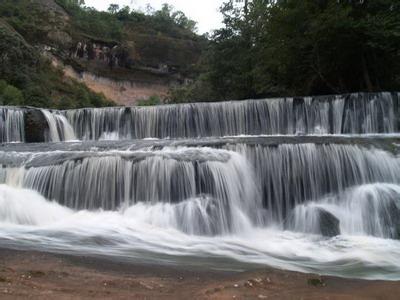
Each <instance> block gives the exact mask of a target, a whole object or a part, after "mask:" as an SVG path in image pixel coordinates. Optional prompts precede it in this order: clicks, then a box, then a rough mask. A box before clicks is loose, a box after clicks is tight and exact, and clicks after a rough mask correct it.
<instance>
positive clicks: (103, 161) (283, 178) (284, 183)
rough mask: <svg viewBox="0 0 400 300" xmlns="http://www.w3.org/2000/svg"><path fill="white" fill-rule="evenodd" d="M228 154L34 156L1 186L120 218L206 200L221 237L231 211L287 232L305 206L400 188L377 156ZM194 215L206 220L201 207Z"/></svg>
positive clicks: (241, 149)
mask: <svg viewBox="0 0 400 300" xmlns="http://www.w3.org/2000/svg"><path fill="white" fill-rule="evenodd" d="M224 148H226V149H212V148H204V147H178V148H165V149H162V150H146V151H142V150H140V151H122V152H118V151H117V152H115V151H112V152H109V151H106V152H91V153H82V152H64V153H60V152H57V153H56V154H55V155H52V154H50V153H35V154H30V155H28V157H27V158H25V162H24V163H22V165H21V166H19V167H11V168H5V169H4V170H3V172H5V173H6V175H5V176H4V175H3V176H2V177H3V178H4V180H3V183H7V184H9V185H12V186H19V187H23V188H30V189H33V190H36V191H38V192H39V193H41V194H42V195H44V196H45V197H46V198H47V199H52V200H56V201H57V202H58V203H60V204H62V205H64V206H66V207H69V208H73V209H98V208H101V209H105V210H116V209H118V208H120V207H121V206H130V205H133V204H135V203H147V204H158V203H171V204H174V203H181V202H184V201H187V200H190V199H203V197H205V199H209V200H207V201H205V200H204V201H203V202H202V205H205V204H204V203H208V204H210V203H214V204H213V205H216V206H215V209H216V210H218V211H219V219H221V220H223V225H221V226H222V227H221V228H219V232H226V231H229V230H227V228H229V226H230V225H229V224H230V223H231V221H230V220H229V218H231V217H228V215H230V216H232V212H231V211H230V209H231V206H232V205H233V206H234V207H238V208H240V210H241V211H243V212H245V213H246V215H248V216H250V218H252V219H254V220H261V219H263V220H266V219H268V220H267V221H268V222H269V223H276V224H284V222H285V220H286V219H287V218H288V216H290V214H291V213H292V210H293V208H295V207H296V206H298V205H299V204H301V203H304V202H306V201H318V200H319V199H322V198H323V197H324V196H326V195H329V194H338V193H339V194H340V193H342V192H344V191H345V190H346V189H347V188H349V187H352V186H361V185H364V184H368V183H375V182H380V183H400V177H399V176H398V174H400V159H399V158H397V157H396V156H394V155H393V154H391V153H389V152H386V151H383V150H378V149H375V148H365V147H362V146H357V145H335V144H329V145H323V144H322V145H316V144H282V145H279V146H265V145H246V144H237V145H226V146H224ZM0 158H2V160H5V159H6V157H5V156H4V155H0ZM0 163H1V161H0ZM0 179H1V176H0ZM210 199H213V200H210ZM213 201H214V202H213ZM196 203H199V202H196ZM203 208H204V207H203ZM264 209H265V213H264ZM196 211H197V213H198V214H201V209H200V207H198V209H197V210H196ZM228 212H229V213H228ZM260 214H261V215H268V217H262V216H261V215H260ZM196 217H199V215H198V216H196ZM260 222H261V221H257V222H256V223H257V224H259V223H260Z"/></svg>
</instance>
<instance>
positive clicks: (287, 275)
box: [0, 249, 400, 300]
mask: <svg viewBox="0 0 400 300" xmlns="http://www.w3.org/2000/svg"><path fill="white" fill-rule="evenodd" d="M0 299H61V300H63V299H385V300H387V299H400V282H386V281H363V280H353V279H342V278H335V277H326V276H324V277H320V276H317V275H311V274H301V273H295V272H287V271H279V270H273V269H263V270H259V271H255V272H244V273H226V272H216V271H194V270H187V269H185V268H181V267H165V266H154V265H150V266H149V265H139V264H126V263H116V262H111V261H107V260H105V259H96V258H88V257H73V256H66V255H58V254H48V253H39V252H31V251H30V252H27V251H14V250H4V249H3V250H2V249H0Z"/></svg>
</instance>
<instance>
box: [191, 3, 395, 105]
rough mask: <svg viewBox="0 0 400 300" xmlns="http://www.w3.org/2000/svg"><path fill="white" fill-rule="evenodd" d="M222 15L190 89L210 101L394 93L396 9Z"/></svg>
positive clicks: (266, 8) (283, 6)
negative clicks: (203, 90)
mask: <svg viewBox="0 0 400 300" xmlns="http://www.w3.org/2000/svg"><path fill="white" fill-rule="evenodd" d="M221 13H222V14H223V17H224V27H223V28H222V29H220V30H217V31H215V32H214V34H213V35H212V36H211V41H210V45H209V49H208V51H206V53H205V55H204V57H203V62H204V66H202V69H203V73H202V75H201V77H199V79H198V80H197V81H196V82H195V85H197V86H199V85H201V86H207V87H209V88H210V89H211V90H212V91H213V92H212V94H214V95H216V98H217V99H245V98H258V97H265V96H277V95H284V94H285V95H287V94H300V95H308V94H327V93H347V92H356V91H381V90H398V89H400V76H399V74H400V51H399V49H400V2H398V1H393V0H374V1H368V0H365V1H351V0H318V1H315V0H303V1H298V0H274V1H272V0H248V1H234V0H230V1H227V2H225V3H224V5H223V6H222V8H221ZM199 81H201V82H200V83H199ZM187 90H191V91H196V90H197V89H196V88H194V87H189V88H187V89H185V91H186V92H187ZM199 98H200V97H199Z"/></svg>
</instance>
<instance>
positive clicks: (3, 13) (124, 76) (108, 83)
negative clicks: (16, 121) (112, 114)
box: [0, 0, 205, 108]
mask: <svg viewBox="0 0 400 300" xmlns="http://www.w3.org/2000/svg"><path fill="white" fill-rule="evenodd" d="M78 2H79V1H73V0H17V1H14V0H3V1H1V2H0V52H1V53H2V54H3V55H2V57H0V60H1V61H0V64H1V65H2V69H1V70H0V79H1V80H2V81H1V84H0V103H1V102H2V104H3V105H4V104H19V105H32V106H46V107H57V108H73V107H83V106H104V105H109V104H112V103H111V102H110V101H108V100H107V99H109V100H111V101H113V102H114V103H115V104H120V105H132V104H135V102H136V101H137V100H139V99H149V98H151V97H153V98H154V96H156V98H164V97H165V96H166V95H167V93H168V91H169V89H170V88H171V87H173V86H181V85H182V84H184V83H187V82H190V81H191V80H192V78H194V77H195V74H194V71H193V69H194V66H195V65H196V63H197V61H198V59H199V57H200V54H201V49H202V48H203V45H204V43H205V39H204V38H202V37H199V36H198V35H196V34H195V33H194V31H193V27H194V23H193V22H192V21H190V20H189V19H187V18H186V17H185V16H184V15H183V14H181V13H179V12H175V11H174V10H173V9H172V8H171V7H168V6H165V7H163V9H162V10H160V11H154V12H152V13H151V14H145V13H142V12H136V11H130V10H129V8H127V7H126V8H115V10H113V11H109V12H99V11H96V10H94V9H92V8H87V7H83V6H80V5H79V4H78ZM3 66H4V67H3ZM10 88H11V89H12V90H13V91H14V94H18V96H7V95H5V96H4V95H3V94H4V93H5V92H4V90H9V89H10ZM6 94H9V92H6ZM16 99H17V100H16Z"/></svg>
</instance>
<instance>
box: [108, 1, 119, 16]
mask: <svg viewBox="0 0 400 300" xmlns="http://www.w3.org/2000/svg"><path fill="white" fill-rule="evenodd" d="M118 11H119V5H118V4H110V6H109V7H108V12H109V13H110V14H113V15H114V14H116V13H117V12H118Z"/></svg>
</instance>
